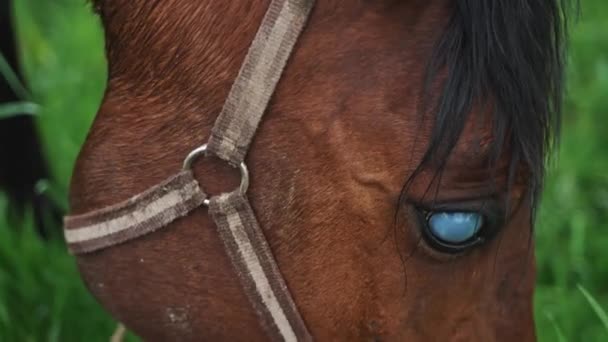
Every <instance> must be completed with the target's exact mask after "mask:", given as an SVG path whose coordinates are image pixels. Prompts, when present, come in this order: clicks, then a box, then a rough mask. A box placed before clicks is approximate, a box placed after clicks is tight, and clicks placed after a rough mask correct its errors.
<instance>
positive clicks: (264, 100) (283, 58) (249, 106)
mask: <svg viewBox="0 0 608 342" xmlns="http://www.w3.org/2000/svg"><path fill="white" fill-rule="evenodd" d="M313 5H314V0H272V1H271V3H270V6H269V8H268V10H267V12H266V14H265V16H264V19H263V21H262V24H261V25H260V28H259V29H258V32H257V34H256V36H255V38H254V40H253V42H252V43H251V46H250V48H249V51H248V53H247V56H246V57H245V60H244V62H243V64H242V66H241V69H240V71H239V74H238V76H237V78H236V80H235V82H234V83H233V85H232V88H231V90H230V93H229V94H228V97H227V99H226V101H225V103H224V106H223V108H222V111H221V113H220V115H219V116H218V118H217V120H216V122H215V125H214V127H213V129H212V133H211V137H210V138H209V141H208V143H207V144H206V145H205V148H203V149H200V148H199V149H200V150H201V151H204V153H205V154H207V155H209V154H213V155H216V156H218V157H219V158H221V159H223V160H225V161H227V162H228V163H230V164H231V165H233V166H243V167H244V161H245V156H246V155H247V151H248V149H249V146H250V144H251V141H252V139H253V136H254V135H255V133H256V130H257V127H258V125H259V122H260V120H261V119H262V116H263V114H264V112H265V111H266V108H267V106H268V102H269V101H270V98H271V96H272V94H273V93H274V90H275V88H276V85H277V83H278V81H279V79H280V77H281V74H282V73H283V69H284V68H285V65H286V63H287V60H288V58H289V55H290V54H291V52H292V50H293V48H294V45H295V43H296V41H297V40H298V37H299V35H300V33H301V31H302V29H303V28H304V26H305V24H306V21H307V19H308V16H309V14H310V11H311V9H312V7H313ZM195 151H196V150H195ZM187 164H189V163H187ZM245 170H246V167H245ZM245 172H246V171H245ZM242 190H243V189H242V188H241V189H240V191H239V190H237V191H234V192H231V193H225V194H221V195H218V196H213V197H211V198H209V197H208V196H207V195H206V194H205V192H204V191H203V190H202V189H201V188H200V186H199V184H198V182H197V181H196V180H195V179H194V176H193V174H192V172H191V171H190V170H189V169H188V168H185V169H184V170H183V171H181V172H180V173H178V174H177V175H175V176H172V177H170V178H169V179H167V180H165V181H163V182H162V183H160V184H157V185H155V186H153V187H151V188H149V189H148V190H146V191H145V192H143V193H141V194H138V195H136V196H133V197H132V198H130V199H128V200H126V201H124V202H121V203H118V204H116V205H113V206H110V207H106V208H102V209H99V210H96V211H93V212H90V213H85V214H82V215H74V216H68V217H66V218H65V222H64V226H65V239H66V241H67V243H68V247H69V249H70V251H72V252H73V253H76V254H78V253H88V252H93V251H96V250H100V249H104V248H107V247H110V246H113V245H116V244H119V243H123V242H126V241H129V240H132V239H135V238H137V237H140V236H142V235H144V234H147V233H150V232H153V231H155V230H158V229H161V228H163V227H165V226H167V225H168V224H169V223H171V222H173V221H174V220H176V219H178V218H180V217H183V216H185V215H187V214H188V213H189V212H190V211H192V210H194V209H195V208H197V207H199V206H201V205H202V204H206V205H208V206H209V213H210V214H211V217H212V218H213V220H214V222H215V224H216V226H217V229H218V232H219V235H220V237H221V239H222V241H223V243H224V247H225V250H226V253H227V254H228V256H229V257H230V260H231V262H232V264H233V266H234V268H235V270H236V273H237V275H238V278H239V280H240V282H241V284H242V286H243V288H244V289H245V292H246V294H247V297H248V298H249V301H250V302H251V305H252V306H253V308H254V310H255V312H256V313H257V315H258V317H259V319H260V322H261V324H262V326H263V327H264V328H265V330H266V332H267V333H268V335H269V337H270V339H271V340H273V341H311V340H312V337H311V335H310V333H309V332H308V329H307V328H306V325H305V323H304V321H303V319H302V317H301V316H300V314H299V312H298V310H297V308H296V306H295V303H294V301H293V298H292V296H291V294H290V292H289V289H288V288H287V285H286V283H285V281H284V279H283V276H282V275H281V272H280V271H279V268H278V266H277V263H276V260H275V258H274V256H273V255H272V251H271V250H270V247H269V245H268V242H267V240H266V238H265V236H264V234H263V231H262V230H261V228H260V226H259V224H258V222H257V219H256V216H255V213H254V212H253V209H252V207H251V205H250V203H249V200H248V198H247V196H246V193H245V192H244V191H242Z"/></svg>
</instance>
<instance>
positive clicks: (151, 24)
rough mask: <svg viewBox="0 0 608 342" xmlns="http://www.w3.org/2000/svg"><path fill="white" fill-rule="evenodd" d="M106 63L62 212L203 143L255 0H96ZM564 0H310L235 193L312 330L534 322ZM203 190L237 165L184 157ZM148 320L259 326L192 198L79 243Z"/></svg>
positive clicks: (251, 332)
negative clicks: (150, 222) (170, 212)
mask: <svg viewBox="0 0 608 342" xmlns="http://www.w3.org/2000/svg"><path fill="white" fill-rule="evenodd" d="M96 6H97V7H98V10H99V13H100V14H101V18H102V20H103V24H104V27H105V30H106V39H107V56H108V62H109V80H108V86H107V91H106V94H105V97H104V100H103V103H102V105H101V108H100V110H99V113H98V115H97V117H96V119H95V122H94V124H93V127H92V129H91V132H90V134H89V136H88V138H87V141H86V143H85V146H84V148H83V150H82V152H81V155H80V157H79V159H78V162H77V165H76V168H75V172H74V177H73V182H72V191H71V204H72V210H73V213H83V212H87V211H90V210H94V209H97V208H101V207H104V206H107V205H112V204H114V203H116V202H119V201H122V200H124V199H126V198H129V197H130V196H133V195H134V194H136V193H139V192H142V191H143V190H145V189H146V188H148V187H150V186H152V185H154V184H157V183H158V182H160V181H162V180H163V179H165V178H167V177H168V176H170V175H172V174H174V173H175V172H176V170H179V168H180V166H181V163H182V161H183V159H184V157H185V156H186V155H187V154H188V152H190V150H192V149H193V148H194V147H197V146H199V145H201V144H202V143H204V142H205V141H206V139H207V137H208V136H209V134H210V129H211V126H212V124H213V122H214V120H215V118H216V116H217V114H218V113H219V112H220V110H221V107H222V104H223V102H224V100H225V98H226V95H227V94H228V91H229V89H230V86H231V83H232V82H233V81H234V79H235V77H236V75H237V72H238V70H239V67H240V65H241V63H242V61H243V58H244V56H245V54H246V52H247V48H248V46H249V44H250V43H251V41H252V39H253V36H254V34H255V32H256V30H257V28H258V26H259V24H260V21H261V19H262V16H263V15H264V12H265V10H266V8H267V6H268V3H267V2H266V1H251V0H240V1H209V0H204V1H201V0H196V1H195V0H180V1H177V0H164V1H160V0H152V1H151V0H129V1H127V0H101V1H98V2H97V4H96ZM564 6H565V4H562V3H560V2H559V0H546V1H536V0H517V1H515V0H513V1H504V0H458V1H455V0H427V1H418V0H381V1H362V0H356V1H355V0H352V1H351V0H349V1H346V0H342V1H338V0H319V1H318V2H317V4H316V5H315V8H314V9H313V12H312V14H311V16H310V20H309V22H308V24H307V26H306V28H305V29H304V32H303V33H302V36H301V37H300V39H299V41H298V43H297V45H296V48H295V50H294V52H293V55H292V56H291V58H290V60H289V62H288V65H287V68H286V69H285V72H284V74H283V76H282V78H281V81H280V83H279V85H278V88H277V90H276V92H275V93H274V95H273V98H272V100H271V103H270V107H269V108H268V110H267V113H266V114H265V116H264V119H263V120H262V123H261V127H260V129H259V132H258V133H257V135H256V136H255V139H254V141H253V146H252V149H251V151H250V152H249V154H248V157H247V162H248V164H249V168H250V171H251V174H252V179H251V187H250V193H249V197H250V199H251V203H252V205H253V207H254V210H255V212H256V214H257V216H258V219H259V221H260V225H261V227H262V229H263V231H264V234H265V235H266V237H267V239H268V241H269V243H270V247H271V250H272V252H273V254H274V256H275V258H276V260H277V262H278V266H279V268H280V270H281V272H282V274H283V276H284V278H285V280H286V283H287V285H288V287H289V289H290V291H291V293H292V295H293V298H294V300H295V303H296V305H297V308H298V310H299V311H300V313H301V315H302V317H303V319H304V321H305V322H306V325H307V326H308V328H309V330H310V332H311V334H312V335H313V336H314V338H315V339H316V340H320V341H335V340H344V341H352V340H369V341H384V340H387V341H496V340H501V341H529V340H534V338H535V332H534V322H533V310H532V295H533V288H534V274H535V272H534V258H533V251H532V249H533V247H532V243H531V240H532V237H531V228H532V221H533V220H532V218H533V213H534V208H535V206H536V203H537V197H538V196H537V195H538V192H539V189H540V187H541V184H542V178H543V170H544V160H545V157H546V154H547V152H548V151H549V149H550V147H551V145H552V141H553V138H554V137H555V136H556V135H557V128H558V122H559V112H560V108H559V104H560V101H561V92H562V89H561V88H562V87H561V85H562V40H563V35H564V34H563V31H564V30H563V28H564V21H563V13H562V10H563V9H564V8H565V7H564ZM195 170H196V175H197V179H198V180H199V181H200V182H201V184H202V185H203V186H204V188H205V189H206V190H208V192H210V193H220V192H222V191H226V190H227V189H232V188H233V187H234V185H235V184H236V182H238V180H237V175H236V174H235V171H234V170H232V169H231V168H227V167H225V166H223V164H222V162H219V161H217V160H214V159H205V160H204V161H202V162H197V163H196V167H195ZM78 263H79V266H80V269H81V272H82V274H83V277H84V279H85V281H86V283H87V285H88V287H89V288H90V290H91V292H92V293H93V294H94V295H95V296H96V297H97V298H98V299H99V301H100V302H101V303H102V304H103V306H104V307H106V308H107V309H108V310H109V311H110V312H111V313H112V314H113V315H114V316H115V317H116V318H117V319H118V320H120V321H121V322H124V323H125V325H126V326H127V327H128V328H129V329H131V330H133V331H134V332H135V333H136V334H138V335H140V336H141V337H142V338H144V339H146V340H172V341H184V340H205V341H216V340H221V341H257V340H265V339H266V335H264V331H263V330H262V329H261V327H260V325H259V323H258V321H257V317H256V315H255V313H254V311H253V310H252V309H251V306H250V305H249V304H248V302H247V297H246V295H245V293H244V290H243V288H242V287H241V285H240V284H239V281H238V279H237V278H236V277H235V274H234V271H233V268H232V266H231V263H230V260H229V258H228V256H227V255H226V253H225V251H224V249H223V246H222V242H221V240H220V238H219V237H218V233H217V231H216V229H215V225H214V224H213V222H212V221H211V219H210V218H209V216H208V213H207V210H206V209H205V208H204V207H201V208H199V209H197V210H195V211H194V212H193V213H191V214H190V215H189V216H187V217H184V218H182V219H179V220H177V221H175V222H174V223H172V224H171V225H170V226H169V227H167V228H165V229H163V230H160V231H157V232H154V233H151V234H148V235H146V236H145V237H143V238H141V239H137V240H133V241H130V242H128V243H124V244H120V245H117V246H114V247H112V248H108V249H105V250H103V251H99V252H94V253H91V254H85V255H81V256H79V257H78Z"/></svg>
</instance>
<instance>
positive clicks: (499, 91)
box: [406, 0, 570, 206]
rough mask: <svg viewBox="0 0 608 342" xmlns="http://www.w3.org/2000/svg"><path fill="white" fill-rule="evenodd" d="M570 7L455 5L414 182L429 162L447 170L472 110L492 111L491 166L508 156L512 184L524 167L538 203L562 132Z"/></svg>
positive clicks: (547, 0)
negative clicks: (425, 147) (439, 85)
mask: <svg viewBox="0 0 608 342" xmlns="http://www.w3.org/2000/svg"><path fill="white" fill-rule="evenodd" d="M568 5H569V3H568V1H566V0H456V1H453V14H452V16H451V18H450V20H449V23H448V25H447V27H446V28H445V32H444V34H443V36H442V37H441V38H440V40H439V41H438V43H437V46H436V49H435V51H434V54H433V58H432V59H431V61H430V63H429V66H428V75H427V76H428V77H427V89H429V88H430V84H431V83H432V82H433V81H435V80H436V79H437V77H438V76H439V74H440V72H442V73H444V74H443V75H442V76H447V77H446V79H445V83H444V84H443V88H442V90H441V93H440V97H439V100H438V101H435V102H436V103H435V104H434V105H433V106H434V107H433V108H432V109H431V110H430V111H429V112H431V113H432V115H434V120H435V125H434V129H433V132H432V136H431V142H430V145H429V147H428V150H427V152H426V154H425V156H424V158H423V160H422V162H421V164H420V166H419V167H418V170H417V171H416V172H414V175H413V176H412V177H411V178H410V180H411V179H412V178H413V177H414V176H415V175H416V174H417V173H418V172H420V170H421V169H422V168H424V167H426V166H428V165H430V164H433V165H437V164H439V165H445V162H446V160H447V158H448V156H449V154H450V153H451V151H452V149H453V147H454V146H455V145H456V141H457V140H458V138H459V137H460V135H461V134H462V131H463V128H464V125H465V122H467V118H468V117H469V115H470V113H471V111H472V107H473V106H478V105H481V106H491V107H487V108H492V109H493V111H492V120H493V139H494V140H493V142H492V146H493V147H492V159H493V161H494V164H495V162H496V161H497V160H498V158H499V157H500V156H501V155H502V154H503V153H504V151H508V152H509V154H510V156H511V160H510V168H509V179H510V180H511V182H512V181H513V180H514V177H515V174H516V172H518V170H520V167H523V168H524V169H525V170H526V172H527V174H528V176H529V195H530V196H531V199H532V204H533V206H535V205H536V202H537V198H538V194H539V192H540V190H541V188H542V183H543V178H544V174H545V162H546V159H547V156H548V154H549V152H550V151H551V149H552V147H553V146H554V145H555V143H556V142H557V141H558V138H559V132H560V120H561V105H562V97H563V88H564V64H565V57H564V47H565V42H566V34H567V20H566V17H567V16H566V12H567V10H569V9H570V7H569V6H568ZM446 73H447V75H446ZM429 97H430V96H429ZM425 111H428V108H425ZM408 183H409V181H408ZM406 188H407V186H406Z"/></svg>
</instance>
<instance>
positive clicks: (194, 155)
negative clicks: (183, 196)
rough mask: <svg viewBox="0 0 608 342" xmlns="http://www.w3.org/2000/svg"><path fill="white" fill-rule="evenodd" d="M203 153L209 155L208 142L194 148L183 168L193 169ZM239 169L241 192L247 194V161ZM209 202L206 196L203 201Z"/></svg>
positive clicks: (205, 203)
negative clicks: (193, 165)
mask: <svg viewBox="0 0 608 342" xmlns="http://www.w3.org/2000/svg"><path fill="white" fill-rule="evenodd" d="M201 155H203V156H207V144H204V145H202V146H200V147H197V148H195V149H194V150H192V152H190V153H188V156H186V159H184V166H183V169H184V170H190V169H192V164H193V163H194V161H195V160H196V159H198V157H200V156H201ZM230 166H233V165H232V164H230ZM238 169H239V171H240V172H241V185H239V192H240V193H241V195H245V194H246V193H247V189H248V188H249V170H248V169H247V165H246V164H245V162H241V163H240V164H239V166H238ZM209 202H210V201H209V199H208V198H206V199H205V200H204V201H203V204H204V205H205V206H207V207H208V206H209Z"/></svg>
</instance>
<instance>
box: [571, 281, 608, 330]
mask: <svg viewBox="0 0 608 342" xmlns="http://www.w3.org/2000/svg"><path fill="white" fill-rule="evenodd" d="M577 286H578V289H579V291H581V293H582V294H583V296H585V299H587V302H589V305H590V306H591V308H592V309H593V311H595V313H596V314H597V316H598V317H599V319H600V320H601V321H602V324H603V325H604V328H606V331H607V332H608V314H606V311H605V310H604V309H603V308H602V306H601V305H600V303H598V302H597V300H595V298H593V296H592V295H591V294H590V293H589V292H588V291H587V290H586V289H585V288H584V287H583V286H582V285H580V284H578V285H577Z"/></svg>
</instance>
